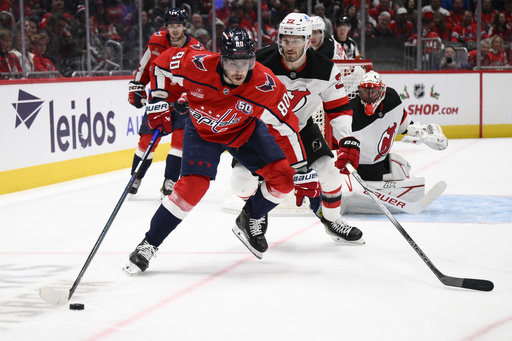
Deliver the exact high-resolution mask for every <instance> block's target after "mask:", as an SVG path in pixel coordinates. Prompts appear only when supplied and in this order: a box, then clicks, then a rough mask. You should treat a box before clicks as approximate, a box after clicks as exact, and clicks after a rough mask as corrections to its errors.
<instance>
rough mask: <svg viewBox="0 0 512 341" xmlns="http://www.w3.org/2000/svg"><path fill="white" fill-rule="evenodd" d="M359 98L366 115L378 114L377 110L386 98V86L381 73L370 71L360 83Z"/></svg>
mask: <svg viewBox="0 0 512 341" xmlns="http://www.w3.org/2000/svg"><path fill="white" fill-rule="evenodd" d="M359 96H360V97H361V103H363V105H364V110H365V112H366V115H368V116H371V115H374V114H376V112H375V111H376V109H377V107H378V106H379V104H380V103H381V102H382V100H383V99H384V97H385V96H386V85H385V84H384V82H382V78H381V76H380V74H379V73H377V72H375V71H373V70H371V71H368V72H367V73H366V74H365V75H364V76H363V79H361V81H360V82H359Z"/></svg>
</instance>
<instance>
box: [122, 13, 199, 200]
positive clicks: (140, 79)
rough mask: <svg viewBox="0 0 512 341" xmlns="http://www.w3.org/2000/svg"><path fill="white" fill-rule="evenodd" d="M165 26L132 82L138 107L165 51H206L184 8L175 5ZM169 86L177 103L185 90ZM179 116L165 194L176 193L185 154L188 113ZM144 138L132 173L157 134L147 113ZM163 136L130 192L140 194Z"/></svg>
mask: <svg viewBox="0 0 512 341" xmlns="http://www.w3.org/2000/svg"><path fill="white" fill-rule="evenodd" d="M165 27H166V29H165V30H163V31H160V32H156V33H154V34H153V35H152V36H151V39H150V40H149V42H148V44H147V46H146V49H145V50H144V54H143V56H142V58H141V60H140V62H139V67H138V68H137V71H136V74H135V78H134V80H133V81H131V82H130V83H129V85H128V101H129V102H130V104H132V105H133V106H135V107H136V108H142V107H143V106H144V105H145V103H146V100H147V95H146V85H147V84H148V83H149V82H150V69H151V64H152V63H153V61H154V60H155V59H156V58H157V57H158V56H159V55H160V54H162V53H163V52H164V51H165V50H167V49H168V48H170V47H173V46H175V47H181V48H188V49H193V50H197V51H204V50H205V48H204V47H203V45H201V43H199V42H198V41H197V40H196V39H195V38H193V37H191V36H189V35H187V34H186V33H185V31H186V29H187V27H188V16H187V13H186V12H185V10H184V9H181V8H171V9H170V10H168V11H167V12H166V13H165ZM165 89H166V90H167V91H168V92H169V97H168V98H167V101H169V102H170V103H172V102H175V101H176V100H178V98H179V97H180V96H181V94H182V92H183V91H184V89H183V88H182V87H181V86H179V85H176V84H171V83H170V82H166V84H165ZM175 119H176V120H179V121H177V122H174V130H173V134H172V137H171V149H170V150H169V154H168V155H167V159H166V165H165V179H164V183H163V185H162V188H161V190H160V191H161V193H162V196H164V195H169V194H171V192H172V188H173V186H174V183H175V182H176V181H177V180H178V178H179V176H180V170H181V154H182V149H183V147H182V140H183V129H184V121H183V120H184V116H181V115H175ZM139 134H140V139H139V143H138V146H137V149H136V150H135V155H134V156H133V164H132V170H131V172H132V175H133V174H134V172H135V169H136V167H137V165H138V164H139V162H140V161H141V157H142V155H143V154H144V151H145V150H146V149H147V148H148V146H149V142H150V141H151V138H152V136H153V134H151V130H150V129H149V128H148V125H147V115H146V114H145V115H144V119H143V121H142V124H141V126H140V129H139ZM159 142H160V137H159V138H158V140H157V141H156V143H155V144H154V147H153V149H152V151H151V154H150V155H149V157H148V159H147V161H146V162H145V163H144V164H143V165H142V168H141V171H140V173H139V177H138V178H137V179H135V182H134V183H133V186H132V188H130V191H129V193H130V194H132V195H133V194H136V193H137V190H138V188H139V186H140V183H141V180H142V178H143V177H144V175H145V174H146V171H147V170H148V168H149V167H150V166H151V163H152V162H153V151H154V150H155V148H156V147H157V146H158V143H159Z"/></svg>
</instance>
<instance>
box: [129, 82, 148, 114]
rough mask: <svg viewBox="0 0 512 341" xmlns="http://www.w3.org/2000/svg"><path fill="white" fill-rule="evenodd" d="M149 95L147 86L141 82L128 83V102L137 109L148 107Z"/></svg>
mask: <svg viewBox="0 0 512 341" xmlns="http://www.w3.org/2000/svg"><path fill="white" fill-rule="evenodd" d="M147 98H148V95H147V94H146V86H145V85H144V83H141V82H134V81H131V82H130V83H128V102H129V103H130V104H131V105H133V106H134V107H136V108H142V107H143V106H145V105H146V102H147Z"/></svg>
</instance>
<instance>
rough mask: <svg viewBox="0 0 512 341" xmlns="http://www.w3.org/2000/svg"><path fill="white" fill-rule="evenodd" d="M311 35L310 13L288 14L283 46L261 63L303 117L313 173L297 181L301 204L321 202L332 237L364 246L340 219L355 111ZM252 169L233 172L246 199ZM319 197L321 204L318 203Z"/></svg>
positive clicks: (355, 151) (353, 157)
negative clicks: (326, 126)
mask: <svg viewBox="0 0 512 341" xmlns="http://www.w3.org/2000/svg"><path fill="white" fill-rule="evenodd" d="M311 31H312V25H311V21H310V19H309V17H308V16H307V15H306V14H303V13H290V14H288V15H287V16H286V17H285V18H284V19H283V21H282V22H281V24H280V25H279V37H278V45H274V46H269V47H266V48H263V49H260V50H258V51H257V53H256V59H257V60H258V61H259V62H261V63H262V64H263V65H265V66H267V67H268V68H270V69H271V70H272V71H273V72H274V74H275V75H276V76H277V77H278V78H279V79H280V80H281V82H283V84H284V85H285V86H286V88H287V90H288V94H289V96H290V99H291V108H292V111H293V112H294V113H295V115H297V117H298V118H299V125H300V129H301V130H300V136H301V139H302V142H303V143H304V147H305V149H306V153H307V159H308V164H307V166H308V168H309V169H308V170H307V172H305V173H303V174H297V175H296V176H295V177H294V179H295V196H296V202H297V205H298V206H300V205H302V201H303V198H304V197H309V198H310V201H312V203H314V202H315V201H316V202H317V204H316V205H314V204H313V205H311V208H312V210H313V211H314V212H315V214H317V216H318V217H319V218H320V220H321V221H322V223H323V224H324V225H325V229H326V232H327V233H328V234H329V235H330V236H331V238H332V239H334V240H335V241H339V242H349V243H351V244H364V240H363V239H362V235H363V233H362V232H361V231H360V230H359V229H358V228H357V227H353V226H350V225H349V224H348V223H347V222H345V221H344V220H343V219H342V218H341V216H340V208H341V201H342V200H341V193H342V189H341V184H342V181H343V178H342V176H341V174H340V170H344V169H345V165H346V163H347V162H349V161H350V162H351V163H352V165H353V166H354V167H357V164H358V163H359V141H358V140H357V139H356V138H354V136H353V134H352V128H351V124H352V109H351V108H350V104H349V99H348V97H347V94H346V92H345V89H344V85H343V81H342V76H341V74H340V72H339V70H338V68H337V67H336V66H335V65H334V63H333V62H332V61H331V60H330V59H328V58H327V57H325V56H323V55H321V54H319V53H317V52H315V51H314V50H313V49H310V48H309V47H310V44H311V43H310V38H311ZM320 105H323V108H324V110H325V112H326V114H327V116H329V118H330V119H331V120H330V124H331V125H332V127H333V134H334V137H335V138H336V141H339V143H338V144H339V146H340V147H339V151H338V155H337V158H335V157H334V155H333V153H332V152H331V150H330V148H329V145H328V144H327V142H326V141H325V139H324V137H323V135H322V133H321V132H320V129H319V127H318V125H317V124H316V123H314V122H313V118H312V116H313V114H314V113H315V112H316V110H317V108H318V107H319V106H320ZM249 171H250V170H247V169H246V168H245V167H243V166H242V165H240V164H237V165H235V166H234V168H233V175H232V180H231V185H232V188H233V190H234V192H235V193H236V194H237V195H238V196H240V197H241V198H244V197H245V196H246V195H247V194H250V193H252V192H254V190H255V188H256V187H257V184H258V179H257V178H256V177H255V176H254V172H253V174H252V175H253V176H251V174H250V173H249ZM317 174H318V178H317ZM319 183H320V185H321V190H320V185H319ZM320 193H321V200H317V198H318V197H319V196H320ZM320 201H321V208H320V205H319V202H320Z"/></svg>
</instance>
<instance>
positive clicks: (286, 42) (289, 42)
mask: <svg viewBox="0 0 512 341" xmlns="http://www.w3.org/2000/svg"><path fill="white" fill-rule="evenodd" d="M279 44H280V45H281V46H284V47H299V46H304V45H306V40H305V39H304V37H296V38H289V37H286V38H280V39H279Z"/></svg>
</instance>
